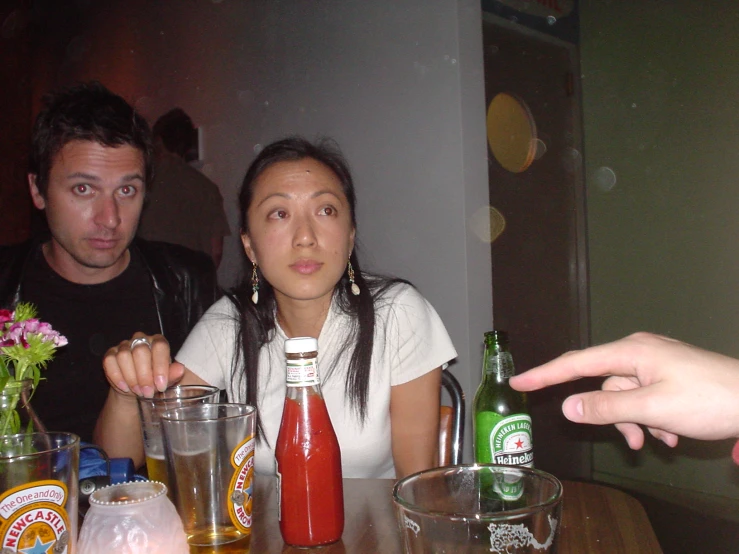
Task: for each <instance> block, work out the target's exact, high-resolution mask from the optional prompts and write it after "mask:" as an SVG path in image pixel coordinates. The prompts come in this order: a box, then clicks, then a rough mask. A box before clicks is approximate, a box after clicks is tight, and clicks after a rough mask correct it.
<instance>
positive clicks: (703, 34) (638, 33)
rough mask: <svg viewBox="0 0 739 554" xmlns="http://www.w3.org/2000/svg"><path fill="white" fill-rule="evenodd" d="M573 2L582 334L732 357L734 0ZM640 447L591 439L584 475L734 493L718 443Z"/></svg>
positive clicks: (738, 212) (736, 479) (737, 136)
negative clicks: (582, 224) (578, 86)
mask: <svg viewBox="0 0 739 554" xmlns="http://www.w3.org/2000/svg"><path fill="white" fill-rule="evenodd" d="M580 9H581V39H582V42H581V63H582V87H583V112H584V124H585V152H584V158H585V164H586V179H587V188H588V191H587V199H588V234H589V255H590V280H591V288H590V293H591V323H592V342H593V343H594V344H598V343H602V342H606V341H609V340H613V339H616V338H619V337H622V336H624V335H627V334H629V333H631V332H634V331H637V330H646V331H653V332H656V333H661V334H665V335H669V336H671V337H674V338H678V339H681V340H684V341H686V342H691V343H694V344H697V345H699V346H702V347H704V348H708V349H712V350H717V351H719V352H722V353H725V354H729V355H732V356H735V357H739V340H738V339H739V26H737V23H739V5H737V4H735V3H732V2H726V1H706V2H701V3H697V2H694V1H688V0H674V1H672V2H667V1H664V0H663V1H657V0H629V1H618V2H616V1H604V0H581V3H580ZM604 168H607V169H604ZM608 170H611V171H612V172H613V175H615V178H616V183H615V186H613V187H612V188H610V184H611V181H609V180H608V179H604V178H603V176H604V175H605V176H608V175H609V171H608ZM698 379H700V376H699V375H696V380H698ZM685 417H691V413H690V407H689V406H686V407H685ZM647 442H648V443H649V445H648V447H647V448H645V450H644V451H643V452H641V453H638V454H634V453H632V452H630V451H629V450H628V448H627V447H626V446H625V442H624V441H623V440H622V439H620V438H618V439H616V438H614V439H613V440H603V441H602V442H597V443H596V445H595V448H594V470H595V475H594V477H595V478H596V479H601V480H606V481H611V482H614V483H624V484H628V485H630V486H636V487H642V486H644V488H647V487H648V486H649V484H657V485H665V486H666V487H670V488H677V489H685V490H688V491H698V492H701V493H706V494H707V495H714V497H728V498H735V499H739V469H738V468H736V467H735V466H734V465H733V464H732V462H731V458H730V455H729V453H730V450H731V443H729V442H719V443H706V442H700V441H690V440H685V439H681V441H680V445H679V446H678V447H677V448H676V449H674V450H672V449H669V448H667V447H666V446H664V445H662V444H661V443H657V441H655V440H654V439H652V438H651V437H649V439H648V441H647Z"/></svg>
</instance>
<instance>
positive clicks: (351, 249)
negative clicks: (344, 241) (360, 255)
mask: <svg viewBox="0 0 739 554" xmlns="http://www.w3.org/2000/svg"><path fill="white" fill-rule="evenodd" d="M356 234H357V228H356V227H352V232H351V233H349V256H351V255H352V252H354V236H355V235H356Z"/></svg>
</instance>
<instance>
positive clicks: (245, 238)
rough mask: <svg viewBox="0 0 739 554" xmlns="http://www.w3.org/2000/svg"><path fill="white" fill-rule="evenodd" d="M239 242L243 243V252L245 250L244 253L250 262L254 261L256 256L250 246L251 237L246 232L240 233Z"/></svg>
mask: <svg viewBox="0 0 739 554" xmlns="http://www.w3.org/2000/svg"><path fill="white" fill-rule="evenodd" d="M241 244H243V245H244V252H246V255H247V256H248V257H249V260H250V261H251V263H256V261H257V258H256V256H255V255H254V249H253V248H252V247H251V239H250V238H249V235H247V234H246V233H242V234H241Z"/></svg>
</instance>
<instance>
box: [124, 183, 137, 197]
mask: <svg viewBox="0 0 739 554" xmlns="http://www.w3.org/2000/svg"><path fill="white" fill-rule="evenodd" d="M137 192H138V191H137V189H136V187H134V186H131V185H125V186H122V187H121V188H120V193H121V196H135V195H136V193H137Z"/></svg>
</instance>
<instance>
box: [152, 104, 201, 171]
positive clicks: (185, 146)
mask: <svg viewBox="0 0 739 554" xmlns="http://www.w3.org/2000/svg"><path fill="white" fill-rule="evenodd" d="M153 133H154V138H161V139H162V143H164V146H165V148H166V149H167V150H169V151H170V152H172V153H173V154H177V155H178V156H179V157H180V158H182V159H183V160H188V158H189V157H191V156H192V150H193V148H194V147H195V141H194V138H195V134H196V131H195V126H194V125H193V123H192V119H190V116H189V115H187V113H185V110H183V109H182V108H173V109H171V110H169V111H168V112H167V113H165V114H164V115H163V116H161V117H160V118H159V119H157V121H156V123H154V127H153ZM188 161H189V160H188Z"/></svg>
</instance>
